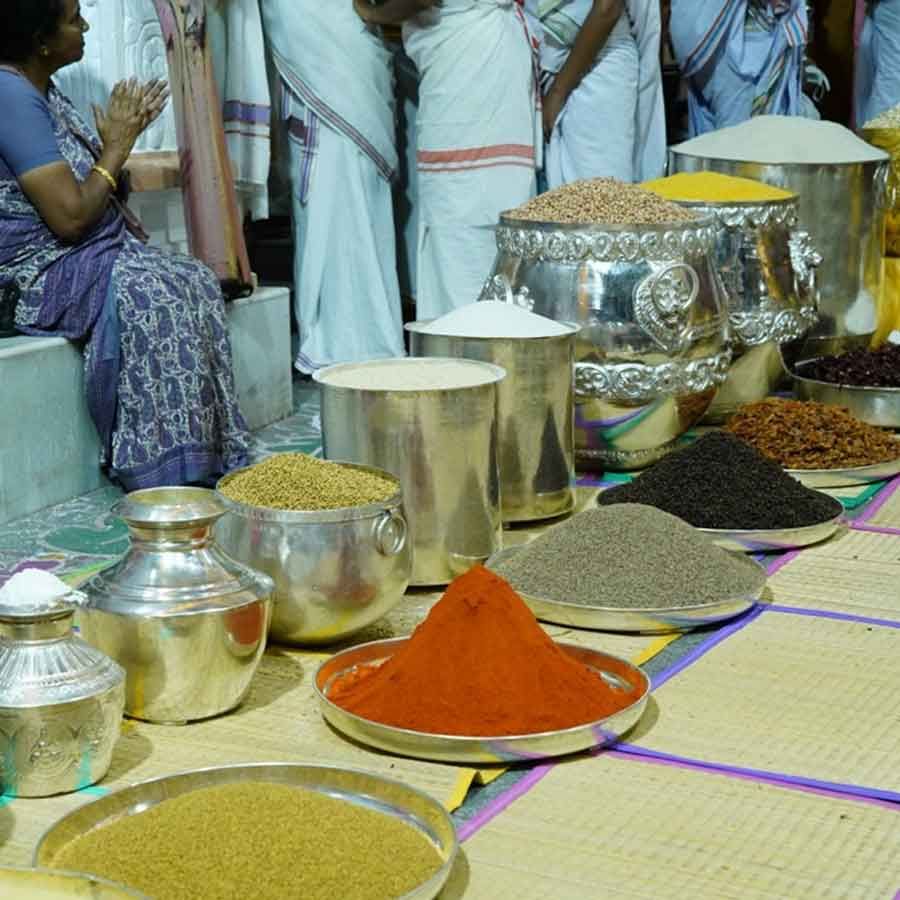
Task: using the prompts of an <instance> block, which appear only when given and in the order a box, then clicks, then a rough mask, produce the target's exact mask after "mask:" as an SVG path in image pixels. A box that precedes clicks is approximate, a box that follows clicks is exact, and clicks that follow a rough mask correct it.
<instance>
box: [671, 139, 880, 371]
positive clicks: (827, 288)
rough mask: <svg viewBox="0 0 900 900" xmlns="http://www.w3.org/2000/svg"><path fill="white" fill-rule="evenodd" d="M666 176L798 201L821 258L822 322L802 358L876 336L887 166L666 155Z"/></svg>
mask: <svg viewBox="0 0 900 900" xmlns="http://www.w3.org/2000/svg"><path fill="white" fill-rule="evenodd" d="M669 171H670V173H675V172H720V173H722V174H723V175H736V176H739V177H741V178H753V179H755V180H756V181H762V182H764V183H765V184H771V185H773V186H775V187H780V188H784V189H785V190H789V191H792V192H793V193H795V194H798V195H799V198H800V200H799V224H800V227H801V228H802V229H803V230H804V231H806V232H808V233H809V234H810V236H811V239H812V244H813V245H814V246H815V248H816V250H818V251H819V252H820V253H821V254H822V263H821V265H820V266H819V269H818V276H817V280H818V296H819V320H818V322H817V323H816V325H814V326H813V328H812V329H811V331H810V332H809V335H808V338H807V341H806V346H805V347H801V349H800V352H801V353H802V355H803V357H804V358H808V357H811V356H819V355H822V354H824V353H831V352H840V351H841V350H845V349H850V348H852V347H854V346H860V345H867V344H868V343H869V340H870V338H871V336H872V334H873V332H874V331H875V312H876V305H877V301H878V298H879V296H880V292H881V265H880V257H881V255H882V254H883V253H884V214H885V186H886V179H887V174H888V164H887V162H866V163H845V164H833V165H818V164H815V165H814V164H803V163H793V164H783V165H771V164H764V163H756V162H740V161H735V160H728V159H716V158H706V157H701V156H693V155H691V154H688V153H681V152H679V151H678V150H670V151H669Z"/></svg>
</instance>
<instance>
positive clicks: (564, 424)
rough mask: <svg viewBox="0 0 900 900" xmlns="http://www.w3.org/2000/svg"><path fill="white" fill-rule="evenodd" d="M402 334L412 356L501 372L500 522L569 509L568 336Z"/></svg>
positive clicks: (414, 329)
mask: <svg viewBox="0 0 900 900" xmlns="http://www.w3.org/2000/svg"><path fill="white" fill-rule="evenodd" d="M424 324H425V323H424V322H413V323H411V324H409V325H407V326H406V328H407V330H408V331H409V332H410V335H411V349H412V354H413V356H454V357H462V358H464V359H478V360H481V361H483V362H488V363H494V364H496V365H498V366H501V367H502V368H503V369H504V370H505V371H506V378H504V379H503V381H501V382H500V384H499V385H498V390H497V398H498V399H497V402H498V417H499V433H500V445H499V455H500V460H499V463H500V508H501V515H502V518H503V521H504V522H529V521H533V520H535V519H547V518H551V517H553V516H559V515H562V514H564V513H567V512H569V511H570V510H571V509H572V507H573V505H574V493H573V490H572V484H573V482H574V480H575V445H574V432H573V427H572V401H573V377H572V373H573V370H572V364H573V362H574V353H575V334H576V332H577V330H578V329H577V328H575V327H572V330H571V332H570V333H569V334H560V335H553V336H552V337H527V338H524V337H519V338H484V337H458V336H454V335H445V334H430V333H428V332H426V331H421V330H420V329H421V326H422V325H424Z"/></svg>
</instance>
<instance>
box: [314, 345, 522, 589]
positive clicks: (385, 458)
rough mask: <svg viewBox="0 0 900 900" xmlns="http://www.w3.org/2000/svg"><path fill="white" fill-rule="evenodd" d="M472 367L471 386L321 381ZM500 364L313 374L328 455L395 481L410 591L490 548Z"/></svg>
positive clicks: (495, 542)
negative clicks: (405, 526) (409, 554)
mask: <svg viewBox="0 0 900 900" xmlns="http://www.w3.org/2000/svg"><path fill="white" fill-rule="evenodd" d="M447 362H452V363H454V364H455V365H466V366H471V367H474V368H475V370H476V371H477V373H478V375H479V379H480V383H478V384H475V385H473V386H472V387H461V388H460V387H457V388H429V389H420V390H375V389H357V388H347V387H338V386H336V385H334V384H329V378H330V377H332V375H333V374H334V373H338V372H339V371H341V370H347V369H360V370H363V371H365V370H367V369H370V368H372V367H377V366H378V365H380V364H385V363H386V364H389V365H391V366H395V365H398V364H399V365H404V366H410V367H413V369H415V368H418V367H421V366H429V365H440V364H446V363H447ZM504 375H505V373H504V371H503V369H501V368H499V367H498V366H492V365H489V364H488V363H482V362H474V361H469V360H465V361H463V360H458V359H453V360H448V359H433V358H429V359H418V358H414V357H413V358H409V359H403V360H386V361H382V360H374V361H372V362H367V363H346V364H342V365H338V366H331V367H329V368H327V369H320V370H319V371H318V372H316V374H315V376H314V378H315V379H316V381H318V382H319V386H320V389H321V392H322V441H323V444H324V447H325V456H326V457H327V458H328V459H352V460H354V461H357V462H360V463H365V464H367V465H371V466H376V467H378V468H379V469H384V470H386V471H388V472H390V473H391V474H392V475H395V476H396V477H397V478H399V479H400V483H401V485H402V486H403V500H404V504H405V506H406V511H407V515H408V516H409V530H410V536H411V538H412V547H413V569H412V575H411V576H410V584H412V585H441V584H447V583H448V582H449V581H451V580H452V579H453V578H455V577H456V576H457V575H459V574H461V573H462V572H465V571H466V570H467V569H469V568H470V567H471V566H472V565H474V564H475V563H477V562H483V561H484V560H486V559H487V558H488V557H489V556H491V555H492V554H493V553H495V552H496V551H497V550H498V549H500V541H501V536H502V523H501V520H500V480H499V471H498V466H497V384H498V383H499V382H500V381H501V380H502V378H503V377H504Z"/></svg>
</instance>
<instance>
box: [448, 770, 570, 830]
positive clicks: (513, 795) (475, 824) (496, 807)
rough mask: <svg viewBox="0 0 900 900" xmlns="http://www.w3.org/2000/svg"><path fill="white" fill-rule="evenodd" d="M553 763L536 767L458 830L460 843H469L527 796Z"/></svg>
mask: <svg viewBox="0 0 900 900" xmlns="http://www.w3.org/2000/svg"><path fill="white" fill-rule="evenodd" d="M552 768H553V765H552V764H551V763H545V764H544V765H541V766H535V767H534V768H533V769H532V770H531V771H530V772H529V773H528V774H527V775H526V776H525V777H524V778H522V779H520V780H519V781H517V782H516V783H515V784H514V785H513V786H512V787H511V788H509V789H507V790H505V791H503V792H502V793H501V794H499V795H498V796H496V797H495V798H494V799H493V800H492V801H491V802H490V803H488V805H487V806H485V807H484V809H482V810H481V811H480V812H478V813H476V814H475V815H474V816H472V818H471V819H469V820H467V821H466V822H463V823H462V825H460V826H459V828H458V829H457V836H458V837H459V840H460V843H461V842H462V841H467V840H468V839H469V838H470V837H472V835H473V834H475V833H476V832H478V831H481V829H482V828H484V826H485V825H487V823H488V822H490V821H491V820H492V819H494V818H495V817H496V816H499V815H500V813H502V812H503V810H504V809H506V808H507V807H508V806H511V805H512V804H513V803H515V802H516V800H518V799H519V797H521V796H522V795H523V794H527V793H528V792H529V791H530V790H531V789H532V788H533V787H534V786H535V785H536V784H537V783H538V782H539V781H540V780H541V779H542V778H543V777H544V776H545V775H546V774H547V773H548V772H549V771H550V770H551V769H552Z"/></svg>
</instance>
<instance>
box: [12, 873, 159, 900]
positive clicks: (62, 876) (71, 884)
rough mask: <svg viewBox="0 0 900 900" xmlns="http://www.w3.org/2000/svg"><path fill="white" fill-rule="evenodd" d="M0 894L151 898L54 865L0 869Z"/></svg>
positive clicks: (43, 899)
mask: <svg viewBox="0 0 900 900" xmlns="http://www.w3.org/2000/svg"><path fill="white" fill-rule="evenodd" d="M0 897H8V898H10V900H16V898H18V900H151V898H150V897H148V896H147V895H146V894H141V893H139V892H138V891H133V890H131V888H127V887H124V886H123V885H120V884H113V883H112V882H111V881H107V880H106V879H105V878H95V877H94V876H93V875H82V874H81V873H80V872H63V871H54V870H51V869H20V868H5V869H0Z"/></svg>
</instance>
